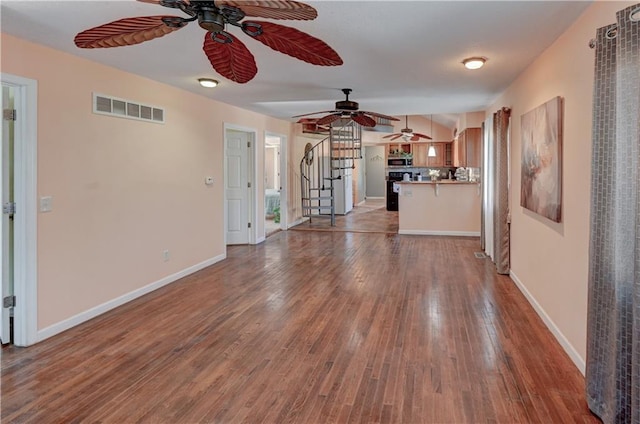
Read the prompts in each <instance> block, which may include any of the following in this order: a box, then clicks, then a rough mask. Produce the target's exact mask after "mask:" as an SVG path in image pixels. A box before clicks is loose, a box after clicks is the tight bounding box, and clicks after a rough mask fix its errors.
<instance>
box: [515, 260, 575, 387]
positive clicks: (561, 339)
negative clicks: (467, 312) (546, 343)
mask: <svg viewBox="0 0 640 424" xmlns="http://www.w3.org/2000/svg"><path fill="white" fill-rule="evenodd" d="M509 276H510V277H511V279H512V280H513V281H514V283H516V286H517V287H518V289H520V291H521V292H522V294H524V297H526V298H527V300H528V301H529V303H530V304H531V306H533V309H534V310H535V311H536V313H537V314H538V316H540V318H542V321H543V322H544V323H545V325H546V326H547V328H548V329H549V330H550V331H551V334H553V336H554V337H555V338H556V340H557V341H558V343H560V346H562V348H563V349H564V351H565V352H566V353H567V355H569V358H571V360H572V361H573V363H574V364H575V366H576V367H578V370H580V372H581V373H582V375H585V369H586V365H585V361H584V359H583V358H582V356H580V354H579V353H578V351H577V350H576V349H575V348H574V347H573V345H572V344H571V343H570V342H569V340H567V338H566V337H565V335H564V334H562V331H560V328H558V326H557V325H556V324H555V323H554V322H553V320H552V319H551V317H550V316H549V315H548V314H547V312H546V311H545V310H544V308H543V307H542V306H541V305H540V304H539V303H538V301H537V300H536V299H535V297H533V295H532V294H531V293H530V292H529V290H527V288H526V287H525V285H524V284H522V281H520V279H519V278H518V277H517V276H516V274H515V273H514V272H513V271H510V272H509Z"/></svg>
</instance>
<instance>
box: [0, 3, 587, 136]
mask: <svg viewBox="0 0 640 424" xmlns="http://www.w3.org/2000/svg"><path fill="white" fill-rule="evenodd" d="M306 3H307V4H310V5H312V6H313V7H315V8H316V9H317V10H318V18H317V19H316V20H314V21H277V22H278V23H280V24H282V25H287V26H292V27H295V28H298V29H300V30H302V31H304V32H307V33H309V34H311V35H313V36H315V37H317V38H320V39H322V40H324V41H325V42H327V43H328V44H329V45H330V46H332V47H333V48H334V49H335V50H336V51H337V52H338V53H339V54H340V56H341V57H342V59H343V60H344V65H342V66H339V67H321V66H314V65H310V64H307V63H305V62H301V61H298V60H297V59H294V58H291V57H289V56H286V55H284V54H281V53H278V52H276V51H273V50H271V49H270V48H268V47H266V46H264V45H263V44H261V43H259V42H257V41H256V40H250V39H249V38H250V37H248V36H246V35H245V34H243V33H242V32H241V31H235V30H236V28H232V29H231V30H230V31H231V32H232V33H234V35H236V36H237V37H238V38H241V39H242V41H243V42H245V44H246V45H247V47H248V48H249V50H251V52H252V53H253V54H254V56H255V58H256V63H257V65H258V75H257V76H256V77H255V78H254V79H253V80H252V81H250V82H249V83H247V84H237V83H234V82H231V81H228V80H225V79H224V78H222V77H220V76H218V75H217V74H216V73H215V71H213V69H212V68H211V65H210V64H209V61H208V60H207V58H206V57H205V55H204V53H203V51H202V43H203V39H204V30H202V29H201V28H200V27H199V26H198V25H197V23H191V24H190V25H188V26H187V27H186V28H183V29H181V30H179V31H176V32H174V33H171V34H168V35H166V36H164V37H161V38H157V39H155V40H152V41H148V42H145V43H142V44H139V45H136V46H128V47H118V48H111V49H86V50H85V49H78V48H76V47H75V45H74V44H73V37H74V36H75V34H76V33H78V32H80V31H82V30H85V29H88V28H90V27H93V26H97V25H100V24H103V23H107V22H110V21H113V20H117V19H121V18H125V17H133V16H149V15H164V14H166V15H180V16H183V15H182V13H181V12H180V11H179V10H176V9H168V8H164V7H161V6H159V5H154V4H149V3H142V2H137V1H135V0H121V1H82V0H80V1H78V0H76V1H31V0H2V1H0V7H1V19H2V21H1V24H2V26H1V29H2V32H6V33H9V34H12V35H15V36H18V37H20V38H24V39H27V40H31V41H33V42H36V43H40V44H44V45H47V46H50V47H53V48H55V49H58V50H62V51H65V52H68V53H71V54H73V55H76V56H81V57H84V58H87V59H90V60H93V61H96V62H100V63H104V64H106V65H109V66H113V67H116V68H119V69H122V70H125V71H128V72H132V73H134V74H139V75H142V76H145V77H148V78H150V79H153V80H157V81H160V82H163V83H166V84H169V85H172V86H176V87H180V88H182V89H184V90H188V91H191V92H194V93H198V94H200V95H203V96H207V97H210V98H212V99H216V100H219V101H221V102H224V103H228V104H231V105H235V106H239V107H241V108H244V109H249V110H253V111H256V112H259V113H262V114H265V115H269V116H273V117H277V118H283V119H290V117H291V116H293V115H299V114H303V113H309V112H315V111H323V110H331V109H333V108H334V103H335V102H336V101H338V100H342V99H343V97H344V96H343V94H342V92H341V91H340V89H341V88H346V87H348V88H352V89H353V93H352V94H351V97H350V99H351V100H355V101H357V102H359V103H360V109H361V110H367V111H374V112H379V113H384V114H388V115H395V116H402V115H430V114H435V116H434V120H436V121H440V122H441V123H445V124H446V125H448V126H450V127H451V126H452V125H453V123H454V122H455V118H456V115H457V114H458V113H462V112H471V111H477V110H482V109H484V108H485V107H486V106H488V105H489V104H490V103H491V102H492V100H493V99H494V98H495V97H496V96H497V95H498V94H499V93H500V92H502V91H503V90H504V89H505V88H506V87H507V86H508V85H509V84H510V83H511V82H512V81H513V80H514V79H515V78H516V77H517V76H518V74H519V73H520V72H522V71H523V70H524V69H525V68H526V66H527V65H528V64H530V63H531V62H532V61H533V59H534V58H535V57H537V56H538V55H539V54H540V53H541V52H542V51H543V50H544V49H545V48H546V47H548V46H549V45H550V44H551V43H552V42H553V40H555V39H556V38H557V37H558V36H559V35H560V34H561V33H562V32H563V31H564V30H565V29H566V28H567V27H568V26H569V25H570V24H571V23H572V22H573V21H574V20H575V19H576V18H577V17H578V15H579V14H580V13H581V12H582V11H584V9H585V8H586V7H587V6H588V5H589V2H586V1H307V2H306ZM255 20H259V19H258V18H256V19H255ZM587 42H588V40H585V43H587ZM585 45H586V44H585ZM469 56H485V57H487V58H488V59H489V60H488V61H487V64H486V65H485V67H484V68H482V69H480V70H479V71H469V70H466V69H465V68H464V67H463V66H462V64H461V61H462V59H464V58H465V57H469ZM199 77H212V78H215V79H218V80H220V81H221V84H220V86H218V87H217V88H215V89H213V90H206V89H204V88H201V87H199V86H198V85H197V81H196V79H197V78H199ZM291 120H292V121H293V119H291Z"/></svg>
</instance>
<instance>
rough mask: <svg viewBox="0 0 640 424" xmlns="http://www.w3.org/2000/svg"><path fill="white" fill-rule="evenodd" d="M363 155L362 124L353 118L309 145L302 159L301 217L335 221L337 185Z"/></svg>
mask: <svg viewBox="0 0 640 424" xmlns="http://www.w3.org/2000/svg"><path fill="white" fill-rule="evenodd" d="M361 158H362V138H361V127H360V125H358V124H356V123H355V122H353V121H351V120H338V121H336V122H334V123H333V124H332V125H331V127H330V128H329V131H328V136H327V137H326V138H324V139H322V140H321V141H319V142H318V143H317V144H315V145H312V144H311V143H308V144H307V147H306V148H305V154H304V157H303V158H302V160H301V161H300V186H301V189H302V216H303V217H308V218H309V220H310V221H311V220H312V219H315V218H330V219H331V226H335V224H336V199H335V195H336V186H337V184H343V183H344V179H345V177H346V176H347V175H350V172H351V170H352V169H354V168H355V160H357V159H361Z"/></svg>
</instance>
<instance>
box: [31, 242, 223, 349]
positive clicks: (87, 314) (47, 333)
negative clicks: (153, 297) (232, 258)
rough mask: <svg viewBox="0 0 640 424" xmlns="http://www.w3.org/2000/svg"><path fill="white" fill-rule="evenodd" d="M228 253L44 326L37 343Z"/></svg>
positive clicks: (204, 266) (38, 335)
mask: <svg viewBox="0 0 640 424" xmlns="http://www.w3.org/2000/svg"><path fill="white" fill-rule="evenodd" d="M226 257H227V254H226V253H223V254H222V255H218V256H216V257H214V258H211V259H207V260H206V261H203V262H200V263H198V264H196V265H193V266H191V267H189V268H186V269H183V270H182V271H178V272H176V273H175V274H171V275H168V276H166V277H164V278H162V279H160V280H158V281H155V282H153V283H151V284H148V285H146V286H144V287H140V288H139V289H136V290H134V291H132V292H129V293H127V294H124V295H122V296H120V297H116V298H115V299H112V300H109V301H108V302H105V303H103V304H101V305H98V306H95V307H93V308H91V309H88V310H86V311H84V312H81V313H79V314H77V315H74V316H72V317H71V318H67V319H65V320H63V321H60V322H58V323H56V324H53V325H50V326H49V327H46V328H43V329H42V330H38V333H37V336H36V343H37V342H41V341H43V340H45V339H48V338H49V337H52V336H55V335H56V334H59V333H62V332H63V331H66V330H68V329H70V328H72V327H75V326H76V325H79V324H82V323H83V322H86V321H89V320H90V319H92V318H95V317H97V316H98V315H101V314H104V313H105V312H107V311H110V310H111V309H114V308H117V307H118V306H122V305H124V304H125V303H127V302H130V301H132V300H134V299H137V298H138V297H140V296H144V295H145V294H147V293H150V292H152V291H154V290H157V289H159V288H160V287H164V286H166V285H167V284H171V283H173V282H174V281H177V280H179V279H180V278H182V277H186V276H187V275H189V274H193V273H194V272H196V271H200V270H201V269H203V268H206V267H208V266H211V265H213V264H215V263H218V262H220V261H222V260H224V259H226Z"/></svg>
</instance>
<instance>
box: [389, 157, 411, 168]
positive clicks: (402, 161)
mask: <svg viewBox="0 0 640 424" xmlns="http://www.w3.org/2000/svg"><path fill="white" fill-rule="evenodd" d="M412 165H413V159H412V158H388V159H387V166H412Z"/></svg>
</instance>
